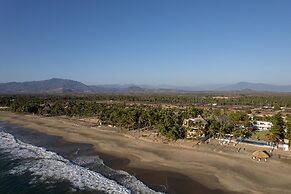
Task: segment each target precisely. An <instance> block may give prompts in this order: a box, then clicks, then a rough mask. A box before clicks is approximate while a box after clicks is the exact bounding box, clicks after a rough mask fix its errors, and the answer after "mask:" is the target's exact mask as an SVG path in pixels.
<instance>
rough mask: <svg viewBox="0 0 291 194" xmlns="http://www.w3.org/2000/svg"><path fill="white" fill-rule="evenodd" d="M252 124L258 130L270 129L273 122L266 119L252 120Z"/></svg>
mask: <svg viewBox="0 0 291 194" xmlns="http://www.w3.org/2000/svg"><path fill="white" fill-rule="evenodd" d="M252 124H253V129H256V130H259V131H267V130H270V129H271V128H272V126H273V124H272V123H271V122H268V121H254V122H253V123H252Z"/></svg>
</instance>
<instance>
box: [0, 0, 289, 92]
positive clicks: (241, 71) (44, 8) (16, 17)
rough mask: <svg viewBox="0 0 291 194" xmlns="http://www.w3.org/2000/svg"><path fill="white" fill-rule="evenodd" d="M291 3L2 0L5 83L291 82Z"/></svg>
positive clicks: (0, 51)
mask: <svg viewBox="0 0 291 194" xmlns="http://www.w3.org/2000/svg"><path fill="white" fill-rule="evenodd" d="M290 10H291V1H288V0H282V1H274V0H253V1H243V0H241V1H231V0H220V1H215V0H205V1H194V0H193V1H189V0H184V1H166V0H161V1H155V0H149V1H133V0H124V1H114V0H112V1H105V0H104V1H103V0H101V1H91V0H89V1H77V0H63V1H57V0H50V1H47V0H45V1H32V0H28V1H20V0H11V1H1V2H0V25H1V29H2V30H1V31H0V42H1V44H0V66H1V71H0V83H4V82H11V81H17V82H23V81H33V80H36V81H38V80H45V79H50V78H52V77H57V78H64V79H71V80H76V81H80V82H82V83H85V84H88V85H99V84H136V85H170V86H186V87H187V86H201V85H212V84H233V83H237V82H242V81H246V82H252V83H267V84H274V85H290V84H291V77H290V75H289V74H290V72H291V57H290V53H291V12H290Z"/></svg>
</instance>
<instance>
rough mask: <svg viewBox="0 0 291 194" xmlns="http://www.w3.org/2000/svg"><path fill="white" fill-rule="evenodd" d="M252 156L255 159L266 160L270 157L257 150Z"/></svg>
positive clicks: (264, 152)
mask: <svg viewBox="0 0 291 194" xmlns="http://www.w3.org/2000/svg"><path fill="white" fill-rule="evenodd" d="M253 156H254V157H256V158H261V159H267V158H270V155H269V153H268V152H267V151H265V150H264V151H263V150H257V151H255V152H254V153H253Z"/></svg>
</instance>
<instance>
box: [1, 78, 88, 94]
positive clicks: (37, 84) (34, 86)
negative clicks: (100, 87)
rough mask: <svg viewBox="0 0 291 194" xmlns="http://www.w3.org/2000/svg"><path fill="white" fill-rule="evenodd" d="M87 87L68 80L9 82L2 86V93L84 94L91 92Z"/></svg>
mask: <svg viewBox="0 0 291 194" xmlns="http://www.w3.org/2000/svg"><path fill="white" fill-rule="evenodd" d="M90 91H91V89H90V87H88V86H87V85H85V84H83V83H81V82H77V81H73V80H67V79H58V78H52V79H49V80H42V81H29V82H9V83H1V84H0V93H6V94H10V93H13V94H21V93H74V92H75V93H83V92H90Z"/></svg>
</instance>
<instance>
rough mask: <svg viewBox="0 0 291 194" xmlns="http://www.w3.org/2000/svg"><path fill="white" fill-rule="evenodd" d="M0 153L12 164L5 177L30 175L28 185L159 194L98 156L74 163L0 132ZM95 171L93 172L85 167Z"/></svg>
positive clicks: (82, 158)
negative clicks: (56, 183) (52, 184)
mask: <svg viewBox="0 0 291 194" xmlns="http://www.w3.org/2000/svg"><path fill="white" fill-rule="evenodd" d="M0 153H2V154H1V155H3V156H4V157H5V159H8V160H9V161H13V166H12V167H11V168H10V169H9V170H8V172H7V173H9V174H10V175H16V176H18V175H24V174H27V173H29V174H30V177H31V180H30V184H36V183H38V182H39V181H40V182H43V183H54V182H60V181H64V182H69V183H70V184H71V185H72V187H73V188H74V189H76V190H84V191H97V192H102V193H103V192H104V193H116V194H118V193H122V194H127V193H137V194H147V193H148V194H154V193H158V192H155V191H153V190H152V189H150V188H148V187H147V186H146V185H144V184H143V183H142V182H141V181H139V180H138V179H136V178H135V177H134V176H131V175H130V174H128V173H127V172H124V171H117V170H113V169H111V168H109V167H108V166H106V165H104V164H103V161H102V160H101V159H100V158H99V157H98V156H84V157H78V158H76V159H75V160H73V161H70V160H68V159H65V158H64V157H62V156H60V155H58V154H57V153H54V152H51V151H48V150H46V149H45V148H42V147H37V146H34V145H31V144H28V143H24V142H22V141H20V140H18V139H16V138H14V136H13V135H11V134H9V133H7V132H4V131H3V130H0ZM90 165H91V166H94V167H95V168H96V167H98V168H97V169H98V170H95V169H94V171H93V170H92V169H91V168H90V167H88V166H90Z"/></svg>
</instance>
